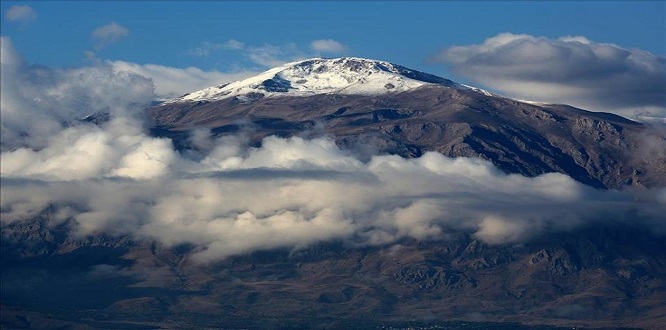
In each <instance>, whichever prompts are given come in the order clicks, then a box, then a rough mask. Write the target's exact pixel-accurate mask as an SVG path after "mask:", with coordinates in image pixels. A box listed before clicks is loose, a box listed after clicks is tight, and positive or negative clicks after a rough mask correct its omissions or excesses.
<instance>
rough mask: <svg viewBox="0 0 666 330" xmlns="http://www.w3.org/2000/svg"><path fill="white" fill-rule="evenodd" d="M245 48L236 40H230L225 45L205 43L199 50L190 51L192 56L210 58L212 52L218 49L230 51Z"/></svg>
mask: <svg viewBox="0 0 666 330" xmlns="http://www.w3.org/2000/svg"><path fill="white" fill-rule="evenodd" d="M244 48H245V44H244V43H242V42H240V41H238V40H234V39H229V40H227V41H226V42H223V43H213V42H207V41H206V42H203V43H201V45H200V46H199V47H197V48H194V49H192V50H190V54H192V55H194V56H202V57H205V56H209V55H210V54H211V52H212V51H214V50H218V49H230V50H242V49H244Z"/></svg>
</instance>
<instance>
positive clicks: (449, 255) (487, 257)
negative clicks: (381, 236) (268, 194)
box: [0, 58, 666, 329]
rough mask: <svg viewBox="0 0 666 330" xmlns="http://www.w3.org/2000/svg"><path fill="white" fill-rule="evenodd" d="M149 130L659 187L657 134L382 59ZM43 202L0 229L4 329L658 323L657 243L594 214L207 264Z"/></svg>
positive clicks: (182, 137) (293, 72) (178, 139)
mask: <svg viewBox="0 0 666 330" xmlns="http://www.w3.org/2000/svg"><path fill="white" fill-rule="evenodd" d="M146 117H147V118H148V121H149V124H148V126H149V128H150V130H151V132H152V133H153V134H154V135H158V136H165V137H170V138H172V139H173V141H174V144H175V145H176V146H177V147H178V148H179V149H181V150H183V149H188V148H193V145H192V143H191V142H190V141H191V140H190V131H191V130H192V129H195V128H201V127H205V128H209V129H210V130H211V133H212V134H213V135H215V136H220V135H225V134H244V135H246V136H247V137H248V138H249V139H250V140H251V141H253V142H254V143H255V144H259V143H261V139H262V138H263V137H266V136H270V135H279V136H293V135H303V136H320V135H329V136H331V137H333V138H334V139H335V141H336V142H337V144H338V145H339V146H341V147H342V148H343V149H346V150H350V151H352V152H354V153H356V154H358V155H361V157H363V156H365V157H369V156H370V155H373V154H377V153H393V154H399V155H401V156H405V157H417V156H419V155H421V154H423V153H424V152H426V151H437V152H440V153H442V154H444V155H447V156H451V157H459V156H464V157H480V158H483V159H487V160H490V161H492V162H493V163H494V164H495V165H496V166H498V167H499V168H500V169H502V170H504V171H505V172H507V173H519V174H522V175H526V176H536V175H539V174H542V173H548V172H560V173H565V174H567V175H569V176H571V177H572V178H574V179H576V180H578V181H580V182H582V183H584V184H587V185H590V186H593V187H596V188H599V189H609V188H611V189H626V188H627V187H629V186H647V187H663V186H666V150H664V149H663V148H662V146H663V145H664V139H665V136H664V133H663V132H660V131H659V130H658V129H657V128H655V127H653V126H648V125H644V124H641V123H637V122H633V121H630V120H627V119H625V118H622V117H619V116H615V115H611V114H606V113H595V112H588V111H585V110H581V109H576V108H572V107H569V106H565V105H552V104H537V103H527V102H521V101H516V100H512V99H508V98H504V97H501V96H497V95H494V94H492V93H488V92H486V91H483V90H479V89H475V88H471V87H467V86H464V85H460V84H457V83H454V82H451V81H449V80H446V79H443V78H439V77H436V76H432V75H428V74H425V73H420V72H417V71H414V70H410V69H407V68H404V67H401V66H398V65H394V64H390V63H387V62H381V61H373V60H365V59H357V58H343V59H332V60H327V59H313V60H307V61H301V62H296V63H290V64H288V65H285V66H283V67H279V68H276V69H273V70H270V71H268V72H266V73H264V74H262V75H260V76H257V77H254V78H250V79H248V80H246V81H242V82H237V83H232V84H227V85H221V86H214V87H211V88H208V89H205V90H202V91H198V92H193V93H190V94H188V95H185V96H183V97H181V98H178V99H174V100H171V101H169V102H165V103H163V104H161V105H158V106H155V107H152V108H149V109H147V110H146ZM54 217H55V215H54V211H53V210H50V209H47V210H44V212H42V213H41V215H40V216H38V217H36V218H32V219H24V220H22V221H16V222H12V223H5V222H2V227H1V237H2V240H1V241H0V252H1V254H2V258H1V259H0V266H1V269H0V278H1V279H2V286H1V288H0V290H1V291H0V293H1V294H2V314H3V315H2V326H3V328H5V327H6V328H50V327H62V328H147V327H150V328H157V327H165V328H189V327H197V328H206V327H210V328H281V329H283V328H311V327H318V328H349V327H356V328H359V327H360V328H382V327H383V328H397V329H401V328H407V327H414V326H422V327H424V328H441V329H449V328H450V329H453V328H455V329H459V328H472V329H475V328H482V329H487V328H497V329H517V328H518V329H519V328H521V327H535V328H536V327H537V326H540V327H541V328H544V329H545V328H548V329H551V328H556V327H558V326H566V327H569V328H570V327H572V326H576V327H580V326H583V327H601V328H617V327H642V328H655V329H656V328H659V327H660V326H662V325H663V324H666V316H665V315H666V305H665V304H664V301H666V277H665V275H664V274H666V240H664V237H663V235H662V236H660V235H658V234H655V233H652V232H648V231H646V230H644V229H642V228H641V227H639V226H631V225H626V224H624V225H619V224H607V225H606V224H605V225H601V224H599V223H597V224H595V225H594V226H589V227H585V228H582V229H578V230H575V231H567V232H556V233H551V234H549V235H544V236H540V237H537V238H534V239H531V240H529V241H527V242H524V243H520V244H500V245H488V244H485V243H483V242H481V241H479V240H476V239H474V237H472V236H471V235H470V234H469V233H465V232H450V233H448V234H447V235H446V237H445V238H439V239H431V240H413V239H404V240H403V241H400V242H399V244H391V245H389V246H383V245H379V246H357V245H354V244H353V243H350V242H345V241H335V242H326V243H320V244H315V245H312V246H308V247H304V248H300V249H295V250H293V249H282V250H267V251H259V252H254V253H251V254H246V255H241V256H234V257H230V258H227V259H225V260H222V261H219V262H215V263H213V264H209V265H200V264H195V263H193V261H192V259H191V258H190V256H191V255H192V254H193V253H194V249H195V247H193V246H190V245H187V244H185V245H178V246H173V247H166V246H163V245H161V244H159V243H157V242H154V241H149V240H145V241H137V240H136V239H133V238H132V237H128V236H112V235H107V234H101V233H100V234H97V235H89V236H85V237H76V236H72V235H70V232H71V227H72V226H74V224H73V220H72V221H69V222H62V221H59V222H57V223H59V224H58V225H54V224H53V223H55V221H53V218H54Z"/></svg>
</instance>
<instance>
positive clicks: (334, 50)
mask: <svg viewBox="0 0 666 330" xmlns="http://www.w3.org/2000/svg"><path fill="white" fill-rule="evenodd" d="M310 48H312V50H314V51H315V52H321V53H331V54H339V53H344V52H345V51H346V50H347V46H345V45H343V44H341V43H340V42H338V41H335V40H333V39H318V40H314V41H312V42H311V43H310Z"/></svg>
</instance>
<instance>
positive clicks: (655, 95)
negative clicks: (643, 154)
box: [432, 33, 666, 118]
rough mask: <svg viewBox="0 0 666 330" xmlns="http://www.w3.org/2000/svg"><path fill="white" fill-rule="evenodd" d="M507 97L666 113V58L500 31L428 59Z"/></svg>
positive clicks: (574, 40)
mask: <svg viewBox="0 0 666 330" xmlns="http://www.w3.org/2000/svg"><path fill="white" fill-rule="evenodd" d="M432 60H433V61H435V62H442V63H446V64H448V65H450V66H451V68H452V69H453V71H454V72H455V73H457V74H459V75H461V76H464V77H467V78H470V79H472V80H474V81H477V82H478V83H480V84H482V85H485V86H488V87H490V88H493V89H496V90H499V91H501V92H504V93H506V94H507V95H508V96H511V97H514V98H520V99H527V100H533V101H542V102H553V103H565V104H572V105H575V106H579V107H583V108H585V109H589V110H593V111H607V112H615V113H617V114H620V115H624V116H627V117H632V118H637V117H638V116H657V117H662V118H666V59H665V58H663V57H660V56H657V55H653V54H650V53H648V52H644V51H641V50H638V49H626V48H622V47H620V46H617V45H612V44H603V43H596V42H593V41H590V40H589V39H587V38H585V37H582V36H566V37H562V38H558V39H548V38H544V37H534V36H530V35H524V34H521V35H514V34H510V33H502V34H499V35H497V36H494V37H492V38H489V39H486V40H485V41H484V42H483V43H482V44H478V45H466V46H454V47H450V48H447V49H444V50H443V51H441V52H440V53H439V54H437V55H436V56H434V57H433V58H432Z"/></svg>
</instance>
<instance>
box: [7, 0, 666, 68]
mask: <svg viewBox="0 0 666 330" xmlns="http://www.w3.org/2000/svg"><path fill="white" fill-rule="evenodd" d="M17 4H18V5H29V6H31V7H32V8H33V9H34V11H35V12H36V14H37V18H36V19H34V20H33V21H31V22H29V23H21V24H16V22H9V21H8V20H7V19H3V21H2V34H3V35H5V36H9V37H11V39H12V41H13V43H14V44H15V46H16V47H17V48H18V50H19V51H20V52H21V53H22V54H23V55H24V56H25V57H26V58H27V59H28V60H29V61H30V62H32V63H40V64H45V65H50V66H76V65H81V64H83V61H84V59H85V56H84V52H85V51H86V50H89V49H90V48H91V47H92V41H91V38H90V33H91V31H92V30H94V29H95V28H97V27H98V26H101V25H105V24H109V23H112V22H116V23H117V24H119V25H121V26H124V27H126V28H127V29H128V30H129V34H128V35H127V36H126V37H125V38H123V39H122V40H120V41H118V42H116V43H114V44H113V45H110V46H109V47H105V48H104V49H103V50H101V51H99V52H98V56H99V57H101V58H107V59H118V60H125V61H131V62H136V63H142V64H145V63H155V64H162V65H168V66H175V67H185V66H196V67H199V68H202V69H218V70H229V69H233V68H234V66H236V65H244V64H245V65H247V64H248V63H246V62H244V61H243V59H242V58H241V56H240V55H239V54H237V53H235V52H229V51H226V52H225V51H219V52H215V53H214V54H211V56H207V57H202V56H193V55H192V54H190V53H189V52H188V51H189V50H191V49H194V48H196V47H198V46H199V45H200V44H201V43H203V42H211V43H222V42H225V41H227V40H229V39H234V40H238V41H241V42H243V43H246V44H248V45H254V46H262V45H265V44H270V45H276V46H284V45H288V44H294V45H295V46H297V47H300V48H303V49H307V47H308V43H309V42H310V41H312V40H315V39H334V40H336V41H339V42H341V43H343V44H345V45H347V46H348V47H349V50H348V51H347V52H346V53H345V54H347V55H354V56H360V57H369V58H379V59H386V60H389V61H392V62H397V63H400V64H403V65H407V66H410V67H414V68H416V69H422V70H428V71H431V72H433V71H434V73H442V72H443V71H442V69H443V68H441V66H439V65H432V64H426V62H425V59H426V58H427V57H428V56H430V55H432V54H433V53H435V52H436V51H437V50H439V49H442V48H445V47H449V46H452V45H460V44H469V43H480V42H482V41H483V40H484V39H486V38H489V37H492V36H494V35H496V34H497V33H500V32H511V33H515V34H520V33H525V34H530V35H535V36H544V37H550V38H556V37H561V36H568V35H582V36H585V37H587V38H589V39H590V40H593V41H596V42H603V43H614V44H618V45H621V46H623V47H627V48H640V49H643V50H646V51H649V52H651V53H653V54H657V55H662V56H663V55H664V54H666V35H665V34H666V25H665V24H666V23H664V22H666V6H665V4H664V2H663V1H650V2H638V1H631V2H628V1H627V2H623V1H608V2H603V1H591V2H555V1H547V2H529V1H517V2H482V1H469V2H448V1H443V2H436V1H424V2H398V1H392V2H381V1H368V2H352V1H344V2H304V1H298V2H287V1H277V2H213V1H193V2H181V1H166V2H155V1H137V2H130V1H123V2H115V1H106V2H82V1H65V2H58V1H36V2H30V1H21V2H17V1H3V2H2V11H3V13H5V12H6V11H7V8H9V7H10V6H12V5H17ZM4 17H5V15H3V18H4ZM324 55H326V54H324Z"/></svg>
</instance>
